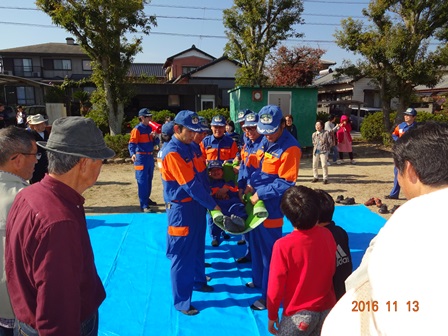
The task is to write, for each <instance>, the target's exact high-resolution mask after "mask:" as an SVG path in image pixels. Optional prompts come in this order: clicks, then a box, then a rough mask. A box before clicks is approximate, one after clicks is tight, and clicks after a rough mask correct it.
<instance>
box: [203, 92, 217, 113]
mask: <svg viewBox="0 0 448 336" xmlns="http://www.w3.org/2000/svg"><path fill="white" fill-rule="evenodd" d="M201 108H202V110H207V109H213V108H215V96H214V95H202V96H201Z"/></svg>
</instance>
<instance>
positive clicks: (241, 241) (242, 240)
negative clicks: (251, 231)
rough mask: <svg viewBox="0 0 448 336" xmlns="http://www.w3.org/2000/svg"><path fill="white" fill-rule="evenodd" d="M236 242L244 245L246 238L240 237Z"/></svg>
mask: <svg viewBox="0 0 448 336" xmlns="http://www.w3.org/2000/svg"><path fill="white" fill-rule="evenodd" d="M236 244H237V245H246V239H240V240H238V242H237V243H236Z"/></svg>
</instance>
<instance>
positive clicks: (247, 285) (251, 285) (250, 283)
mask: <svg viewBox="0 0 448 336" xmlns="http://www.w3.org/2000/svg"><path fill="white" fill-rule="evenodd" d="M246 287H247V288H255V285H254V283H253V282H252V281H251V282H248V283H247V284H246Z"/></svg>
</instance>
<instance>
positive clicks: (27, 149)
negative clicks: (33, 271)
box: [0, 126, 39, 336]
mask: <svg viewBox="0 0 448 336" xmlns="http://www.w3.org/2000/svg"><path fill="white" fill-rule="evenodd" d="M38 157H39V153H38V152H37V146H36V141H34V138H33V137H32V136H31V134H29V133H28V132H27V131H25V130H23V129H20V128H17V127H12V126H11V127H7V128H3V129H0V240H1V244H2V246H1V249H0V265H1V268H0V269H1V272H2V273H1V277H0V335H2V336H12V335H13V327H14V313H13V311H12V307H11V303H10V302H9V295H8V289H7V288H6V274H5V265H4V264H3V262H4V260H5V258H4V252H5V233H6V217H7V215H8V212H9V209H10V208H11V205H12V202H13V201H14V198H15V197H16V195H17V193H18V192H19V191H20V190H22V189H23V188H25V187H27V186H28V182H27V180H29V179H30V178H31V176H33V171H34V165H35V164H36V162H37V160H38Z"/></svg>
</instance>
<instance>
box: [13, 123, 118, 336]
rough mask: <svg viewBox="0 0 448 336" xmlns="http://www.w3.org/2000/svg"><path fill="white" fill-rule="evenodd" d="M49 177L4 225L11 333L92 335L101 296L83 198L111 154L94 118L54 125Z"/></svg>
mask: <svg viewBox="0 0 448 336" xmlns="http://www.w3.org/2000/svg"><path fill="white" fill-rule="evenodd" d="M38 145H39V146H42V147H44V148H45V149H46V150H47V156H48V175H45V177H44V178H43V180H42V181H40V182H39V183H36V184H33V185H31V186H30V187H27V188H25V189H24V190H22V191H21V192H20V193H19V194H18V195H17V196H16V198H15V200H14V203H13V204H12V207H11V210H10V213H9V217H8V220H7V222H6V252H5V269H6V276H7V284H8V291H9V293H10V297H11V304H12V306H13V308H14V313H15V314H16V326H15V328H16V330H15V331H16V332H17V333H18V335H24V334H25V335H73V336H74V335H77V336H79V335H96V334H97V330H98V307H99V306H100V305H101V303H102V302H103V300H104V298H105V297H106V293H105V291H104V288H103V284H102V283H101V279H100V278H99V276H98V274H97V271H96V267H95V263H94V257H93V251H92V246H91V244H90V239H89V234H88V232H87V223H86V218H85V212H84V207H83V203H84V198H83V197H82V196H81V195H82V193H83V192H84V191H85V190H87V189H88V188H89V187H91V186H92V185H93V184H95V182H96V180H97V178H98V175H99V174H100V171H101V166H102V164H103V160H104V159H107V158H111V157H113V156H114V155H115V153H114V152H113V151H112V150H111V149H110V148H108V147H107V146H106V144H105V142H104V140H103V135H102V133H101V131H100V130H99V129H98V127H96V125H95V123H94V122H93V120H91V119H88V118H84V117H64V118H59V119H57V120H55V122H54V123H53V127H52V131H51V134H50V137H49V139H48V142H38Z"/></svg>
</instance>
